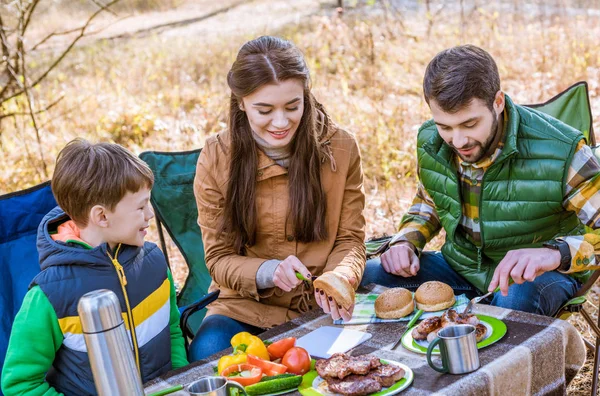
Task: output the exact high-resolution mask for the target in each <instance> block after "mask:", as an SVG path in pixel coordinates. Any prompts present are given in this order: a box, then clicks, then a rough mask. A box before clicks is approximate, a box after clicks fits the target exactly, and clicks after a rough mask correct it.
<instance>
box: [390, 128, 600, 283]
mask: <svg viewBox="0 0 600 396" xmlns="http://www.w3.org/2000/svg"><path fill="white" fill-rule="evenodd" d="M503 124H504V125H506V123H505V122H504V123H503ZM502 133H503V134H504V128H503V127H502ZM503 147H504V143H503V138H501V139H500V142H499V144H498V147H497V148H496V150H495V151H494V153H492V155H491V156H490V157H488V158H485V159H483V160H481V161H479V162H477V163H473V164H469V163H467V162H463V161H461V160H460V158H459V157H458V156H456V155H455V157H456V161H457V165H458V167H457V168H458V176H459V179H460V183H461V190H462V196H463V203H462V212H463V213H462V218H461V220H460V225H459V232H461V231H462V232H463V233H464V235H465V236H466V237H467V239H469V240H470V241H471V242H473V243H474V244H475V245H477V246H479V245H480V244H481V230H480V226H479V206H480V205H479V197H480V195H481V180H482V179H483V174H484V173H485V171H486V169H487V168H489V167H490V165H492V164H493V163H494V161H495V160H496V158H498V156H499V155H500V153H501V152H502V149H503ZM565 191H566V195H565V197H564V200H563V207H564V208H565V210H568V211H572V212H575V213H576V214H577V217H578V218H579V219H580V220H581V222H582V223H583V224H585V225H586V226H588V227H591V228H592V229H599V228H600V164H599V162H598V159H596V157H595V156H594V153H593V152H592V150H591V148H590V147H589V146H587V145H586V144H585V141H583V140H582V141H581V142H579V145H578V146H577V149H576V151H575V154H574V156H573V160H572V161H571V166H570V168H569V173H568V176H567V185H566V190H565ZM407 214H409V215H413V216H415V217H413V220H412V221H405V220H404V219H403V221H402V223H401V225H400V229H399V231H398V233H397V234H396V235H395V236H394V238H392V240H391V242H390V245H393V244H395V243H398V242H402V241H408V242H411V243H412V244H413V245H414V246H415V247H416V248H417V250H418V251H419V252H420V251H421V250H422V249H423V248H424V247H425V244H426V243H427V242H428V241H429V240H431V238H433V237H434V236H435V235H436V234H437V233H438V232H439V231H440V229H441V228H442V227H441V224H440V219H439V217H438V214H437V212H436V210H435V203H434V202H433V200H432V199H431V197H430V196H429V194H428V193H427V191H426V190H425V188H423V185H422V184H421V183H419V185H418V188H417V195H416V197H415V198H414V200H413V202H412V205H411V207H410V208H409V210H408V213H407ZM556 240H558V241H564V242H566V243H567V244H568V245H569V249H570V251H571V257H572V260H571V267H570V268H569V270H568V271H565V273H571V272H579V271H585V270H594V269H598V268H600V235H598V234H595V233H587V234H584V235H578V236H565V237H561V238H556ZM596 255H598V258H596Z"/></svg>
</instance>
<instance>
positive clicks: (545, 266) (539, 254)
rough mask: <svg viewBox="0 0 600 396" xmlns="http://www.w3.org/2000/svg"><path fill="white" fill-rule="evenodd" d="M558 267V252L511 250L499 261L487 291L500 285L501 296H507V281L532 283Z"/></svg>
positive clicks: (545, 249) (544, 249)
mask: <svg viewBox="0 0 600 396" xmlns="http://www.w3.org/2000/svg"><path fill="white" fill-rule="evenodd" d="M559 265H560V252H559V251H558V250H554V249H548V248H531V249H518V250H511V251H509V252H508V253H506V256H504V258H503V259H502V261H500V263H499V264H498V266H497V267H496V271H494V276H493V278H492V281H491V282H490V285H489V286H488V291H492V290H494V289H495V288H496V287H498V285H500V291H501V292H502V295H503V296H507V295H508V280H509V278H512V279H513V280H514V281H515V283H517V284H519V285H520V284H522V283H525V282H533V281H534V280H535V278H536V277H538V276H540V275H541V274H543V273H544V272H548V271H554V270H555V269H557V268H558V266H559Z"/></svg>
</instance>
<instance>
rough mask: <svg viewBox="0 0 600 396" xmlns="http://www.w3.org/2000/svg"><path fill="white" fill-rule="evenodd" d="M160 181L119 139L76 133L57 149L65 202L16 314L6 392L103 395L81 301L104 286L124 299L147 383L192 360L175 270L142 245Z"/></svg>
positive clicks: (56, 185) (52, 220) (44, 227)
mask: <svg viewBox="0 0 600 396" xmlns="http://www.w3.org/2000/svg"><path fill="white" fill-rule="evenodd" d="M153 184H154V176H153V175H152V171H151V170H150V169H149V168H148V166H147V165H146V164H145V163H144V162H142V161H141V160H140V159H138V158H137V157H135V156H134V155H132V154H131V153H130V152H129V151H127V150H125V149H124V148H123V147H121V146H119V145H116V144H108V143H99V144H90V143H89V142H87V141H85V140H82V139H75V140H73V141H71V142H70V143H68V144H67V145H66V146H65V148H64V149H63V150H62V151H61V152H60V153H59V155H58V158H57V162H56V169H55V171H54V177H53V179H52V192H53V194H54V196H55V198H56V201H57V202H58V205H59V207H56V208H55V209H53V210H52V211H51V212H50V213H48V214H47V215H46V216H45V217H44V219H43V220H42V222H41V223H40V226H39V228H38V237H37V248H38V252H39V255H40V267H41V269H42V272H41V273H40V274H38V275H37V276H36V277H35V279H34V280H33V281H32V282H31V285H30V289H29V291H28V292H27V294H26V296H25V299H24V301H23V305H22V306H21V309H20V310H19V313H18V314H17V316H16V318H15V321H14V325H13V328H12V333H11V336H10V342H9V346H8V351H7V354H6V361H5V364H4V369H3V371H2V391H3V392H4V394H5V395H6V396H10V395H15V394H27V395H42V394H43V395H52V394H57V393H63V394H66V395H83V394H96V388H95V386H94V378H93V376H92V371H91V368H90V362H89V359H88V354H87V349H86V345H85V340H84V338H83V334H82V330H81V323H80V321H79V317H78V314H77V303H78V301H79V299H80V298H81V297H82V296H83V295H84V294H85V293H87V292H90V291H92V290H97V289H110V290H112V291H113V292H114V293H115V294H116V295H117V296H118V297H119V300H120V302H121V309H122V311H123V315H124V318H125V322H126V327H127V328H128V329H132V331H128V335H129V336H130V338H131V341H132V342H131V343H132V345H133V352H134V356H135V360H136V364H137V366H138V369H139V370H140V372H141V375H142V381H143V382H146V381H148V380H150V379H152V378H155V377H157V376H159V375H161V374H164V373H165V372H167V371H169V370H171V369H172V368H178V367H182V366H185V365H186V364H188V362H187V359H186V351H185V344H184V340H183V336H182V332H181V329H180V328H179V311H178V309H177V305H176V296H175V288H174V286H173V279H172V276H171V274H170V272H169V270H168V268H167V265H166V262H165V258H164V255H163V253H162V252H161V251H160V250H159V249H158V247H157V246H156V245H154V244H152V243H149V242H146V243H144V237H145V235H146V229H147V228H148V222H149V220H150V219H152V217H154V214H153V212H152V209H151V208H150V202H149V200H150V190H151V188H152V185H153Z"/></svg>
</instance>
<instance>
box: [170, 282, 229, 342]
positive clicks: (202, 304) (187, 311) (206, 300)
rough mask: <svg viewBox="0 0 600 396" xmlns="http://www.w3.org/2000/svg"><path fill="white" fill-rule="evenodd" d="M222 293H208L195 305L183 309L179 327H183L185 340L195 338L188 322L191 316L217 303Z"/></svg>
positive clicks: (216, 291) (218, 291) (217, 291)
mask: <svg viewBox="0 0 600 396" xmlns="http://www.w3.org/2000/svg"><path fill="white" fill-rule="evenodd" d="M220 292H221V291H220V290H215V291H214V292H212V293H208V294H207V295H205V296H204V297H202V298H201V299H200V300H198V301H196V302H195V303H193V304H190V305H188V306H187V307H185V308H184V309H183V312H182V313H181V318H180V319H179V325H180V326H181V331H182V332H183V337H184V338H186V339H190V340H191V339H193V338H194V334H192V332H191V331H190V329H189V327H188V325H187V322H188V319H189V318H190V316H192V315H193V314H194V313H196V312H198V311H199V310H201V309H203V308H206V306H207V305H208V304H210V303H211V302H213V301H215V300H216V299H217V298H218V297H219V293H220Z"/></svg>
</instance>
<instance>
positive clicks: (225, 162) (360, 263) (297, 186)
mask: <svg viewBox="0 0 600 396" xmlns="http://www.w3.org/2000/svg"><path fill="white" fill-rule="evenodd" d="M227 82H228V84H229V87H230V88H231V99H230V109H229V128H228V130H227V131H226V132H223V133H220V134H218V135H217V136H214V137H211V138H209V139H207V141H206V144H205V146H204V149H203V150H202V153H201V154H200V158H199V160H198V167H197V171H196V178H195V181H194V191H195V195H196V200H197V203H198V223H199V225H200V228H201V230H202V238H203V241H204V249H205V253H206V265H207V267H208V270H209V272H210V275H211V277H212V279H213V282H212V284H211V286H210V289H209V290H210V291H212V290H216V289H220V290H221V293H220V296H219V299H218V300H217V301H215V302H214V303H212V304H211V305H209V307H208V313H207V317H206V318H205V319H204V321H203V323H202V325H201V327H200V329H199V331H198V333H197V335H196V337H195V338H194V342H193V343H192V345H191V347H190V358H191V360H197V359H200V358H203V357H206V356H209V355H211V354H213V353H215V352H218V351H220V350H222V349H225V348H227V347H229V346H230V345H229V340H230V338H231V337H232V336H233V335H234V334H236V333H237V332H240V331H248V332H250V333H253V334H258V333H261V332H263V331H264V330H265V329H267V328H270V327H273V326H276V325H280V324H282V323H284V322H286V321H288V320H291V319H293V318H295V317H297V316H299V315H300V314H302V313H304V312H306V311H308V310H311V309H313V308H316V306H317V305H318V306H320V307H321V308H322V309H323V311H324V312H326V313H329V314H331V316H332V318H333V319H339V318H344V319H349V318H350V317H351V315H352V309H350V310H349V311H347V310H345V309H343V308H341V307H339V306H338V305H337V303H336V301H335V300H334V299H333V298H331V297H329V296H328V295H326V294H325V293H324V292H323V291H322V290H312V286H311V284H310V283H309V282H303V281H301V280H299V279H298V278H297V277H296V273H299V274H301V275H302V276H304V277H305V278H306V279H311V276H313V275H314V276H318V275H321V274H322V273H323V272H326V271H335V272H338V273H339V274H342V275H344V276H345V277H346V278H347V279H348V280H349V281H350V283H351V284H352V285H354V286H355V287H357V286H358V284H359V283H360V279H361V277H362V274H363V271H364V266H365V247H364V242H363V241H364V227H365V220H364V217H363V208H364V201H365V199H364V193H363V191H362V187H363V175H362V168H361V162H360V153H359V150H358V146H357V144H356V140H355V139H354V137H353V136H352V135H350V134H348V133H347V132H345V131H343V130H341V129H339V128H338V127H336V126H335V125H334V124H333V123H332V122H331V120H330V119H329V117H328V115H327V113H326V111H325V109H324V108H323V107H322V106H321V104H319V103H318V102H317V101H316V100H315V98H314V97H313V95H312V93H311V92H310V78H309V72H308V69H307V67H306V63H305V61H304V58H303V56H302V53H301V52H300V50H299V49H298V48H296V47H295V46H294V45H293V44H291V43H290V42H288V41H285V40H282V39H279V38H275V37H268V36H263V37H259V38H257V39H255V40H252V41H249V42H247V43H246V44H245V45H244V46H243V47H242V48H241V49H240V51H239V53H238V55H237V58H236V60H235V62H234V64H233V66H232V67H231V70H230V71H229V74H228V75H227Z"/></svg>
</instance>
